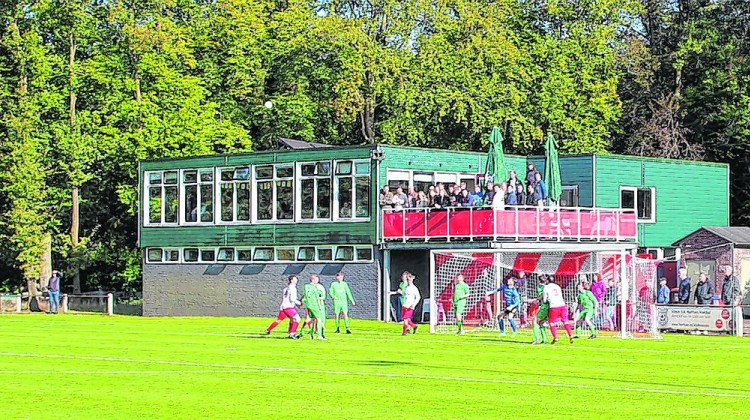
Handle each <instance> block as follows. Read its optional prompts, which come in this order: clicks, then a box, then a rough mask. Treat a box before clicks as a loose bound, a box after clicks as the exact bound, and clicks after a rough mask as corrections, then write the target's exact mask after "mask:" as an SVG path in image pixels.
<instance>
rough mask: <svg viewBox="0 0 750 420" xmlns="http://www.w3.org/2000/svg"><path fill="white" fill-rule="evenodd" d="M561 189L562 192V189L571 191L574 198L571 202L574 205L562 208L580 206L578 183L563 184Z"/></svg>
mask: <svg viewBox="0 0 750 420" xmlns="http://www.w3.org/2000/svg"><path fill="white" fill-rule="evenodd" d="M562 191H563V192H564V191H573V197H574V199H575V203H573V204H574V205H572V206H565V207H564V208H566V207H567V208H578V207H580V204H581V196H580V192H581V189H580V188H579V186H578V184H569V185H563V186H562ZM621 198H622V196H621Z"/></svg>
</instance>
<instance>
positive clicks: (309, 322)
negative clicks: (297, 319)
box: [305, 319, 312, 327]
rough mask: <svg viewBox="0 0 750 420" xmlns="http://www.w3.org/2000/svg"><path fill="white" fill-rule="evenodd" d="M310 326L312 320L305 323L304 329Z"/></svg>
mask: <svg viewBox="0 0 750 420" xmlns="http://www.w3.org/2000/svg"><path fill="white" fill-rule="evenodd" d="M310 325H312V319H311V320H309V321H307V322H305V327H309V326H310Z"/></svg>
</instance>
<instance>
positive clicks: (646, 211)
mask: <svg viewBox="0 0 750 420" xmlns="http://www.w3.org/2000/svg"><path fill="white" fill-rule="evenodd" d="M651 212H652V209H651V190H650V189H647V190H646V189H643V190H638V218H639V219H651V217H652V213H651Z"/></svg>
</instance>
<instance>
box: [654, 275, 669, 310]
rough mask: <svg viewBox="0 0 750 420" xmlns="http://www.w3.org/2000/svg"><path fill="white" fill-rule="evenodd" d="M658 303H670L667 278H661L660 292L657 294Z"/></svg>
mask: <svg viewBox="0 0 750 420" xmlns="http://www.w3.org/2000/svg"><path fill="white" fill-rule="evenodd" d="M656 303H662V304H666V303H669V287H667V278H666V277H662V278H660V279H659V294H658V295H657V296H656Z"/></svg>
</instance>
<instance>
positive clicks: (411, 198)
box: [404, 187, 419, 209]
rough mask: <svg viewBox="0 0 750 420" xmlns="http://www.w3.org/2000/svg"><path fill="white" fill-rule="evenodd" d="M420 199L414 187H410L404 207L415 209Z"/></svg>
mask: <svg viewBox="0 0 750 420" xmlns="http://www.w3.org/2000/svg"><path fill="white" fill-rule="evenodd" d="M418 199H419V195H418V194H417V191H416V190H415V189H414V187H409V189H408V193H407V194H406V203H405V204H404V207H406V208H407V209H413V208H415V207H417V200H418Z"/></svg>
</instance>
